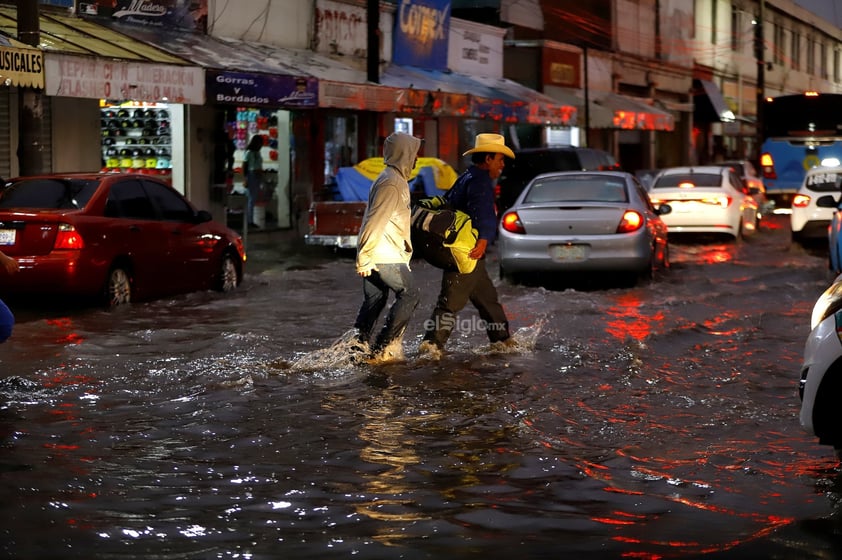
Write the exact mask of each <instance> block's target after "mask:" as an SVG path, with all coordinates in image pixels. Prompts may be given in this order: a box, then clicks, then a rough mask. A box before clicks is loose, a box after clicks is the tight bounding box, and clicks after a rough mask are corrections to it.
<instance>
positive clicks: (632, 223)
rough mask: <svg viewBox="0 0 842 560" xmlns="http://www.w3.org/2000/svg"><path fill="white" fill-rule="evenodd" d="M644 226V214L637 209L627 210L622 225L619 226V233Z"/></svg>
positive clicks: (629, 231)
mask: <svg viewBox="0 0 842 560" xmlns="http://www.w3.org/2000/svg"><path fill="white" fill-rule="evenodd" d="M642 227H643V216H641V215H640V212H636V211H635V210H626V211H625V213H624V214H623V219H622V220H620V225H618V226H617V233H631V232H633V231H637V230H639V229H640V228H642Z"/></svg>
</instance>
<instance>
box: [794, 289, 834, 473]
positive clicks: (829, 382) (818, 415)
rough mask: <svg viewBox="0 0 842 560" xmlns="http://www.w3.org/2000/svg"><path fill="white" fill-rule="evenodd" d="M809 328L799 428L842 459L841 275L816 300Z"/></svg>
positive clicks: (800, 384)
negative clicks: (817, 439)
mask: <svg viewBox="0 0 842 560" xmlns="http://www.w3.org/2000/svg"><path fill="white" fill-rule="evenodd" d="M810 327H811V328H812V331H810V335H809V336H808V337H807V342H806V344H805V345H804V360H803V362H802V364H801V381H800V383H799V385H798V395H799V397H800V398H801V414H800V420H801V426H802V427H803V428H804V429H805V430H807V432H809V433H810V434H812V435H814V436H816V437H818V438H819V443H821V444H823V445H830V446H832V447H833V448H834V449H835V450H836V454H837V455H838V456H839V457H840V458H842V407H840V406H839V396H840V395H842V275H840V276H838V277H837V278H836V280H834V281H833V284H831V285H830V287H829V288H828V289H827V290H825V291H824V293H823V294H822V295H821V296H820V297H819V299H818V300H817V301H816V304H815V305H814V306H813V314H812V317H811V321H810Z"/></svg>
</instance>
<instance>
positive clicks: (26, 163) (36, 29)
mask: <svg viewBox="0 0 842 560" xmlns="http://www.w3.org/2000/svg"><path fill="white" fill-rule="evenodd" d="M38 18H39V8H38V2H36V1H33V0H18V40H19V41H20V42H21V43H25V44H27V45H31V46H33V47H35V48H38V44H39V43H40V41H41V26H40V24H39V21H38ZM43 112H44V106H43V95H42V92H40V91H37V90H35V89H34V88H31V87H22V88H20V89H19V90H18V125H19V132H18V149H17V155H18V172H19V175H37V174H39V173H43V172H44V167H43V161H42V152H43V150H42V146H41V120H42V117H43Z"/></svg>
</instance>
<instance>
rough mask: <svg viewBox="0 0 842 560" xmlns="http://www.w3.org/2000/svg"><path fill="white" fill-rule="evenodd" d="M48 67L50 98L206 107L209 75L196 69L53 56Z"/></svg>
mask: <svg viewBox="0 0 842 560" xmlns="http://www.w3.org/2000/svg"><path fill="white" fill-rule="evenodd" d="M45 63H46V66H45V67H46V76H45V79H44V81H45V86H46V88H45V91H46V93H47V95H56V96H60V97H86V98H91V99H125V100H129V99H130V100H134V101H150V102H168V103H183V104H189V105H204V104H205V72H204V70H203V69H202V68H198V67H196V66H174V65H170V64H151V63H143V62H118V61H115V60H108V59H105V58H87V57H82V56H73V55H62V54H53V53H48V54H47V56H46V59H45Z"/></svg>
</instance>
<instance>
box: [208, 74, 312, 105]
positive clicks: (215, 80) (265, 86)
mask: <svg viewBox="0 0 842 560" xmlns="http://www.w3.org/2000/svg"><path fill="white" fill-rule="evenodd" d="M206 89H207V92H208V101H209V102H211V103H225V104H231V105H248V106H250V107H285V108H312V107H318V106H319V81H318V79H316V78H305V77H302V76H277V75H273V74H247V73H244V72H224V71H222V72H218V71H215V70H208V72H207V88H206Z"/></svg>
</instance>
